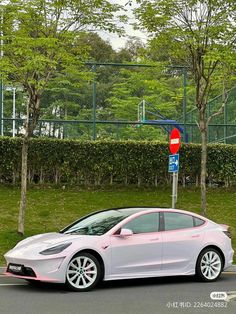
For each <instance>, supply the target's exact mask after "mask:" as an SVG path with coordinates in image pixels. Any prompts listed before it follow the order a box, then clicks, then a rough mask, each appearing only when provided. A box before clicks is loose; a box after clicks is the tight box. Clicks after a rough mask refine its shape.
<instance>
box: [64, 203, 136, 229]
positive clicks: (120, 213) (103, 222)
mask: <svg viewBox="0 0 236 314" xmlns="http://www.w3.org/2000/svg"><path fill="white" fill-rule="evenodd" d="M137 211H140V209H137V208H136V209H134V208H130V209H125V210H124V209H112V210H107V211H103V212H98V213H95V214H92V215H90V216H88V217H85V218H82V219H81V220H79V221H77V222H75V223H73V224H72V225H70V226H69V227H67V228H65V229H64V230H62V231H61V233H65V234H82V235H102V234H104V233H106V232H108V231H109V230H110V229H111V228H113V227H114V226H115V225H117V224H118V223H119V222H120V221H122V220H123V219H125V218H126V217H128V216H130V215H131V214H134V213H135V212H137Z"/></svg>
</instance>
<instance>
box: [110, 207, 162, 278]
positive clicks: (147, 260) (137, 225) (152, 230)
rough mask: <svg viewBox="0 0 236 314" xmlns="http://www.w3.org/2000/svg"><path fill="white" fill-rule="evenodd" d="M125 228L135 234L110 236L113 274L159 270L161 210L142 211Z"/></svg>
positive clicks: (124, 274) (118, 275) (145, 273)
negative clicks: (142, 212) (159, 211)
mask: <svg viewBox="0 0 236 314" xmlns="http://www.w3.org/2000/svg"><path fill="white" fill-rule="evenodd" d="M122 228H125V229H130V230H132V231H133V234H132V235H130V236H126V237H121V236H120V235H119V234H115V235H112V236H111V275H112V276H114V277H136V276H140V275H141V276H146V275H148V274H149V275H150V274H154V273H155V272H158V271H159V270H160V268H161V259H162V238H161V233H160V232H158V230H159V213H158V212H155V213H145V214H142V215H140V216H138V217H136V218H134V219H132V220H131V221H129V222H128V223H126V224H125V225H123V226H122Z"/></svg>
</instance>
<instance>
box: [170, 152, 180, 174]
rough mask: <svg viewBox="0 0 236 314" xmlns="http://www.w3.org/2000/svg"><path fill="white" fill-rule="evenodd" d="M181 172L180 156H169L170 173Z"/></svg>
mask: <svg viewBox="0 0 236 314" xmlns="http://www.w3.org/2000/svg"><path fill="white" fill-rule="evenodd" d="M178 171H179V154H174V155H169V172H178Z"/></svg>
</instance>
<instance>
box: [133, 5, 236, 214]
mask: <svg viewBox="0 0 236 314" xmlns="http://www.w3.org/2000/svg"><path fill="white" fill-rule="evenodd" d="M137 3H139V7H138V8H137V9H136V11H135V13H136V16H137V18H138V19H139V22H140V24H139V25H140V26H142V27H145V28H146V29H147V30H148V31H149V32H150V33H152V34H153V37H155V40H156V43H158V44H159V45H160V46H165V47H166V49H168V52H167V53H168V54H169V56H170V61H171V62H172V63H174V62H175V60H178V61H180V60H182V63H183V64H184V65H186V66H188V68H189V70H190V71H191V73H192V75H193V78H194V81H195V103H196V106H197V109H198V111H199V121H198V126H199V130H200V133H201V146H202V152H201V210H202V214H204V215H206V175H207V169H206V161H207V130H208V125H209V123H210V121H211V120H212V118H213V117H214V116H216V115H218V114H220V113H221V112H222V110H223V108H224V105H225V100H226V97H224V99H223V101H222V106H221V108H220V109H219V110H218V111H217V112H214V113H213V114H212V115H211V117H207V113H206V106H207V102H208V99H209V95H210V93H211V89H212V86H213V85H214V80H215V74H216V71H218V72H219V71H220V72H221V73H222V72H223V70H224V69H225V65H226V64H227V63H231V61H232V58H233V55H234V49H235V41H236V35H235V34H236V33H235V30H236V26H235V21H236V3H235V1H234V0H201V1H199V0H137Z"/></svg>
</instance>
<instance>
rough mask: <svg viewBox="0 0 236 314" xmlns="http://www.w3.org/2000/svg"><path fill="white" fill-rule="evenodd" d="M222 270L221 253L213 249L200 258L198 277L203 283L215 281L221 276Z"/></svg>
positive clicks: (197, 266) (209, 249)
mask: <svg viewBox="0 0 236 314" xmlns="http://www.w3.org/2000/svg"><path fill="white" fill-rule="evenodd" d="M222 268H223V262H222V257H221V255H220V253H219V252H218V251H217V250H215V249H213V248H207V249H205V250H203V251H202V252H201V254H200V255H199V257H198V260H197V264H196V275H197V277H198V278H199V279H200V280H201V281H208V282H209V281H215V280H217V278H218V277H219V276H220V274H221V271H222Z"/></svg>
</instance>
